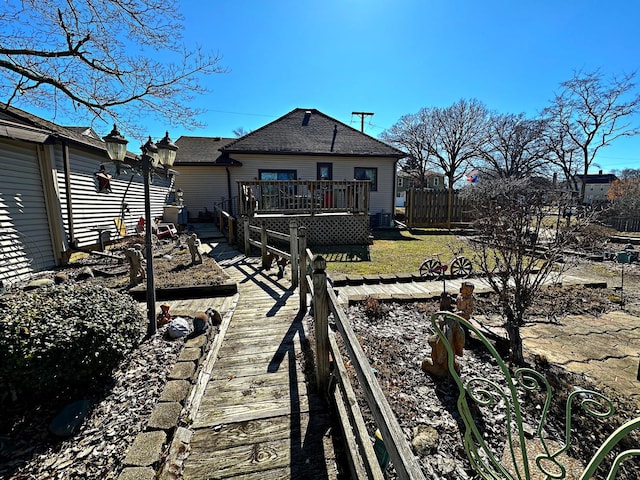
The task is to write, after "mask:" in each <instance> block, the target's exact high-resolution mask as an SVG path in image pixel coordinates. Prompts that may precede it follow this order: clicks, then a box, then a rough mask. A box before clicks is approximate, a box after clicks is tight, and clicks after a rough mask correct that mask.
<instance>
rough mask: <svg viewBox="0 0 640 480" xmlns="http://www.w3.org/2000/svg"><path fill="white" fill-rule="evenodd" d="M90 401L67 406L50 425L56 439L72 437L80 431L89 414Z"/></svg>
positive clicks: (79, 401)
mask: <svg viewBox="0 0 640 480" xmlns="http://www.w3.org/2000/svg"><path fill="white" fill-rule="evenodd" d="M90 406H91V403H90V402H89V400H78V401H77V402H73V403H71V404H69V405H67V406H66V407H65V408H63V409H62V411H61V412H60V413H59V414H58V415H56V417H55V418H54V419H53V420H52V421H51V423H50V424H49V431H50V432H51V433H52V434H53V435H55V436H56V437H70V436H71V435H73V434H74V433H76V432H77V431H78V429H79V428H80V426H81V425H82V422H84V419H85V417H86V416H87V414H88V413H89V408H90Z"/></svg>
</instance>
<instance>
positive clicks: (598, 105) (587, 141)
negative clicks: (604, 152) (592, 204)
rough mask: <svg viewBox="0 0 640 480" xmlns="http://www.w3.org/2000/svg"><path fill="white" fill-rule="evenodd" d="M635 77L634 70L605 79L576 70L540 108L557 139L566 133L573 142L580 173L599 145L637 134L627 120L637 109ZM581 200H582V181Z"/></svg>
mask: <svg viewBox="0 0 640 480" xmlns="http://www.w3.org/2000/svg"><path fill="white" fill-rule="evenodd" d="M634 78H635V73H632V74H628V75H624V76H622V77H613V78H611V79H609V80H607V79H605V78H604V75H603V74H602V73H601V72H599V71H595V72H587V73H583V72H576V73H575V74H574V76H573V78H571V79H570V80H567V81H565V82H562V84H561V91H560V93H559V94H557V95H556V96H555V98H554V100H553V101H552V102H551V105H550V106H549V107H547V108H546V109H545V110H544V111H543V115H544V116H545V117H547V118H550V119H551V121H552V123H553V124H554V125H556V128H557V129H558V131H559V133H558V134H557V135H556V138H559V135H563V136H566V137H567V138H568V139H569V140H570V143H571V144H572V145H571V146H570V148H571V151H574V152H578V153H579V156H580V159H581V161H582V169H581V170H582V174H583V175H587V174H588V173H589V167H590V166H591V164H592V163H593V162H594V160H595V158H596V155H597V154H598V151H599V150H600V149H601V148H603V147H606V146H608V145H610V144H611V143H612V142H613V141H615V140H616V139H618V138H621V137H626V136H634V135H638V134H639V133H640V128H638V126H634V125H632V124H631V122H629V121H627V120H628V119H629V117H630V116H632V115H634V114H636V113H637V112H638V111H639V109H640V94H638V93H636V91H635V83H634ZM557 158H562V156H559V157H557ZM564 159H565V160H566V156H565V157H564ZM562 161H564V160H562ZM580 200H581V201H584V182H582V189H581V192H580Z"/></svg>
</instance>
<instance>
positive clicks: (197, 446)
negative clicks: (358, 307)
mask: <svg viewBox="0 0 640 480" xmlns="http://www.w3.org/2000/svg"><path fill="white" fill-rule="evenodd" d="M223 253H224V252H223ZM236 254H237V252H236ZM216 258H217V259H218V262H219V263H220V264H221V266H223V267H224V268H225V270H226V271H227V273H229V275H230V276H231V277H232V278H233V279H234V280H235V281H236V282H237V283H238V303H237V305H236V308H235V311H234V313H233V316H232V317H231V318H230V321H228V322H223V325H222V326H221V332H220V336H221V337H222V338H223V341H222V343H221V346H220V348H219V349H218V350H217V351H215V352H214V356H213V358H212V359H211V361H210V365H209V368H210V374H209V377H208V382H207V383H206V386H205V385H203V386H202V388H203V391H204V394H203V395H202V396H201V398H200V399H199V400H198V405H197V409H196V412H195V414H194V415H193V424H192V425H191V430H192V431H193V436H192V438H191V442H190V453H189V454H188V457H187V459H186V461H185V463H184V469H183V478H184V479H185V480H204V479H222V478H230V479H247V480H248V479H261V480H271V479H295V478H305V479H309V480H315V479H335V478H337V467H336V462H335V454H334V449H333V444H332V438H331V435H330V426H331V425H330V424H331V422H330V415H329V413H328V411H327V408H326V406H325V405H324V404H323V403H322V401H321V399H320V397H319V396H318V395H316V394H315V393H314V392H312V391H310V390H309V389H308V388H307V383H306V382H305V376H304V372H303V363H304V352H303V346H304V345H305V344H306V334H305V330H304V323H303V322H304V319H303V318H301V317H300V316H299V315H298V308H299V298H298V292H297V291H295V290H291V288H290V283H289V282H288V279H286V278H285V279H283V280H277V278H276V273H277V269H276V268H274V269H273V270H271V271H269V272H264V271H262V270H261V269H260V268H259V261H260V260H259V259H251V258H249V259H247V258H245V257H243V256H237V255H234V254H230V255H228V256H227V257H226V258H225V257H220V256H218V255H216Z"/></svg>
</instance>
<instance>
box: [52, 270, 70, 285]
mask: <svg viewBox="0 0 640 480" xmlns="http://www.w3.org/2000/svg"><path fill="white" fill-rule="evenodd" d="M68 281H69V276H68V275H67V274H66V273H56V275H55V276H54V277H53V283H55V284H56V285H60V284H61V283H67V282H68Z"/></svg>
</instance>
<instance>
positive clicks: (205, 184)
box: [175, 165, 237, 219]
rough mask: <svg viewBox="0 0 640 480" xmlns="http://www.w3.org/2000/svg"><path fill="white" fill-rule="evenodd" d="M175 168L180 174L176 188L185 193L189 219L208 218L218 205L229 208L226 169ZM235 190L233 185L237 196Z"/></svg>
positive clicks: (203, 167)
mask: <svg viewBox="0 0 640 480" xmlns="http://www.w3.org/2000/svg"><path fill="white" fill-rule="evenodd" d="M175 168H176V170H177V171H178V172H179V175H178V176H177V177H176V181H175V186H176V188H180V189H182V191H183V192H184V197H183V201H184V205H185V206H186V207H187V211H188V212H189V218H194V219H197V218H199V217H201V216H203V215H204V216H206V214H207V213H208V212H212V211H213V208H214V206H216V205H221V204H222V205H224V206H225V209H226V208H227V206H226V204H225V202H226V201H227V199H228V197H229V194H228V190H229V188H228V183H227V170H226V168H225V167H219V166H216V167H213V166H182V165H177V166H176V167H175ZM233 168H237V167H231V170H233ZM235 188H236V187H235V185H232V190H231V192H232V196H233V195H235ZM235 203H236V202H235V201H234V202H233V205H235Z"/></svg>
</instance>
